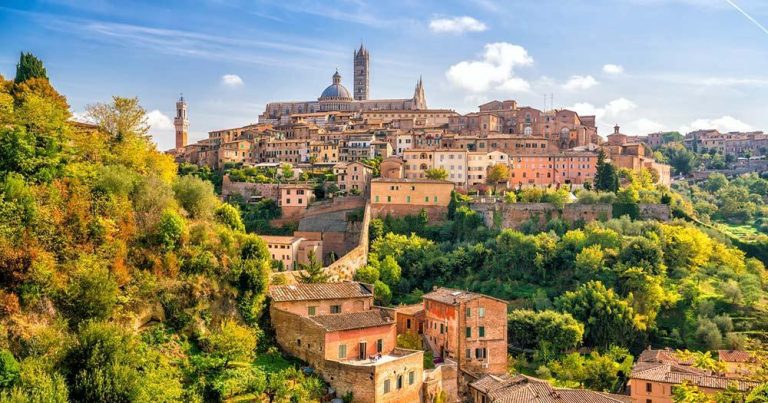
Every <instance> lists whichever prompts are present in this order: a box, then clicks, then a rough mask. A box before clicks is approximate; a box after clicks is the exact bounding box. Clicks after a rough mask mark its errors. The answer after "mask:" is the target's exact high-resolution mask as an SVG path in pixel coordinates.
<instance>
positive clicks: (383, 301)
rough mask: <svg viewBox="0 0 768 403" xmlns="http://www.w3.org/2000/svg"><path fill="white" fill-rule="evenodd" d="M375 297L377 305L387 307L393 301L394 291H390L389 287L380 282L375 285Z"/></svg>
mask: <svg viewBox="0 0 768 403" xmlns="http://www.w3.org/2000/svg"><path fill="white" fill-rule="evenodd" d="M373 297H374V299H375V300H376V303H377V304H379V305H381V306H387V305H389V302H390V301H391V300H392V291H390V289H389V286H388V285H386V284H385V283H384V282H382V281H381V280H379V281H376V282H375V283H373Z"/></svg>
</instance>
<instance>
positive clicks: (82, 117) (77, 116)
mask: <svg viewBox="0 0 768 403" xmlns="http://www.w3.org/2000/svg"><path fill="white" fill-rule="evenodd" d="M69 120H72V121H75V122H80V123H94V122H93V119H91V117H90V116H88V112H77V111H75V112H72V117H71V118H69Z"/></svg>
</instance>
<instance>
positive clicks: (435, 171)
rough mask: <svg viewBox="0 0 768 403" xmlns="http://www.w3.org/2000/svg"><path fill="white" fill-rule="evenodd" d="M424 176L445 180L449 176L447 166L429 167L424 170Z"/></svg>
mask: <svg viewBox="0 0 768 403" xmlns="http://www.w3.org/2000/svg"><path fill="white" fill-rule="evenodd" d="M424 176H425V177H426V178H427V179H432V180H441V181H444V180H446V179H447V178H448V171H446V170H445V168H442V167H440V168H429V169H427V170H426V171H424Z"/></svg>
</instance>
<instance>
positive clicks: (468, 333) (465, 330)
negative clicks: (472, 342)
mask: <svg viewBox="0 0 768 403" xmlns="http://www.w3.org/2000/svg"><path fill="white" fill-rule="evenodd" d="M464 333H465V335H466V336H467V338H470V337H472V328H471V327H469V326H467V328H466V329H464Z"/></svg>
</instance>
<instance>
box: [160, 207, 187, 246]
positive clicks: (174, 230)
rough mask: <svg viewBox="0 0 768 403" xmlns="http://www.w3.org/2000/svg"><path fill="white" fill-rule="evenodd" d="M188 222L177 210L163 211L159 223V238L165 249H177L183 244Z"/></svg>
mask: <svg viewBox="0 0 768 403" xmlns="http://www.w3.org/2000/svg"><path fill="white" fill-rule="evenodd" d="M186 230H187V224H186V222H185V221H184V218H182V217H181V216H180V215H179V214H178V213H177V212H175V211H174V210H171V209H166V210H165V211H163V215H161V216H160V222H159V223H158V225H157V240H158V244H159V245H161V246H162V247H163V248H164V249H165V250H168V251H172V250H176V249H178V248H179V247H180V246H181V243H182V240H183V238H184V236H185V234H186Z"/></svg>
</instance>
